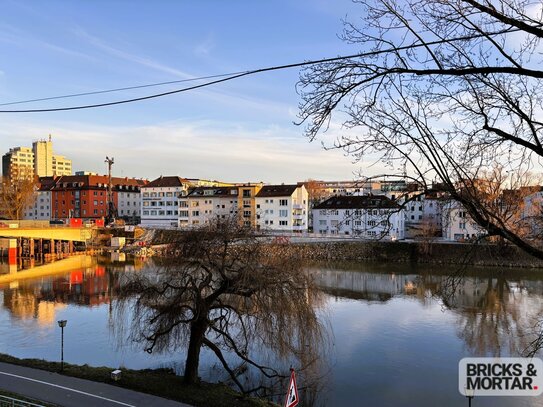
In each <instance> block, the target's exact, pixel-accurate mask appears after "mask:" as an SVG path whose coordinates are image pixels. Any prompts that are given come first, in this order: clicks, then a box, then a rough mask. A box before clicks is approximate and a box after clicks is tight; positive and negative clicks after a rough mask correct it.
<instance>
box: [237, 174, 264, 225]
mask: <svg viewBox="0 0 543 407" xmlns="http://www.w3.org/2000/svg"><path fill="white" fill-rule="evenodd" d="M262 185H263V184H262V183H245V184H237V188H238V216H239V218H240V222H242V223H243V225H244V226H248V227H251V228H256V227H257V204H256V196H257V195H258V193H259V191H260V190H261V188H262Z"/></svg>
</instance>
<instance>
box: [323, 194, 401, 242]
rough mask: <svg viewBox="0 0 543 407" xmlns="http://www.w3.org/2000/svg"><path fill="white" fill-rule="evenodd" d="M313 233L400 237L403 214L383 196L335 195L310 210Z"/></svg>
mask: <svg viewBox="0 0 543 407" xmlns="http://www.w3.org/2000/svg"><path fill="white" fill-rule="evenodd" d="M313 232H314V233H316V234H319V235H344V236H345V235H350V236H358V237H362V238H365V239H372V240H373V239H384V240H398V239H403V238H404V213H403V210H401V209H400V206H399V205H398V204H396V203H395V202H394V201H392V200H391V199H389V198H387V197H386V196H384V195H365V196H336V197H332V198H329V199H327V200H326V201H324V202H322V203H320V204H319V205H317V206H315V208H314V209H313Z"/></svg>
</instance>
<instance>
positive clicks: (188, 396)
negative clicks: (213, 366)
mask: <svg viewBox="0 0 543 407" xmlns="http://www.w3.org/2000/svg"><path fill="white" fill-rule="evenodd" d="M0 362H5V363H11V364H14V365H20V366H27V367H32V368H35V369H41V370H47V371H50V372H57V373H58V372H59V371H60V363H58V362H48V361H46V360H42V359H18V358H15V357H13V356H9V355H4V354H0ZM112 370H114V369H112V368H110V367H105V366H104V367H92V366H88V365H83V366H79V365H71V364H69V363H64V371H63V374H64V375H66V376H73V377H78V378H80V379H87V380H92V381H96V382H103V383H107V384H111V385H114V386H120V387H124V388H127V389H131V390H135V391H139V392H143V393H148V394H153V395H155V396H159V397H164V398H168V399H172V400H177V401H181V402H183V403H187V404H191V405H193V406H197V407H200V406H201V407H204V406H205V407H215V406H216V407H230V406H232V407H233V406H240V407H272V406H276V404H273V403H270V402H268V401H266V400H262V399H258V398H254V397H247V396H244V395H242V394H240V393H237V392H235V391H234V390H232V389H231V388H230V387H228V386H226V385H224V384H212V383H204V382H202V383H200V384H198V385H190V386H189V385H186V384H184V383H183V378H182V377H180V376H176V375H175V373H174V372H173V371H172V370H170V369H156V370H150V369H146V370H131V369H122V379H121V380H119V381H118V382H115V381H113V380H111V378H110V373H111V371H112Z"/></svg>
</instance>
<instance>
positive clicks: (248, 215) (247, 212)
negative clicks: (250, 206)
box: [243, 211, 251, 218]
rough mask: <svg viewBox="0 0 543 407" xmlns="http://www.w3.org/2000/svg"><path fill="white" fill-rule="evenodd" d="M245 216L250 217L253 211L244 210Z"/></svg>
mask: <svg viewBox="0 0 543 407" xmlns="http://www.w3.org/2000/svg"><path fill="white" fill-rule="evenodd" d="M243 217H244V218H250V217H251V211H243Z"/></svg>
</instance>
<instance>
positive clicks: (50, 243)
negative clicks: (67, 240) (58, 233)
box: [49, 239, 56, 254]
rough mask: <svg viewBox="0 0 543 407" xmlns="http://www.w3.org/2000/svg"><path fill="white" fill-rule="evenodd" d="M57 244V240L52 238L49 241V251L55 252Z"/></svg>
mask: <svg viewBox="0 0 543 407" xmlns="http://www.w3.org/2000/svg"><path fill="white" fill-rule="evenodd" d="M55 244H56V242H55V240H54V239H51V241H50V242H49V253H51V254H55Z"/></svg>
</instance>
